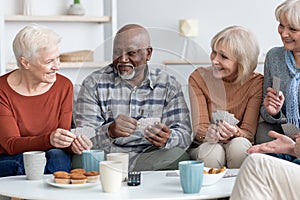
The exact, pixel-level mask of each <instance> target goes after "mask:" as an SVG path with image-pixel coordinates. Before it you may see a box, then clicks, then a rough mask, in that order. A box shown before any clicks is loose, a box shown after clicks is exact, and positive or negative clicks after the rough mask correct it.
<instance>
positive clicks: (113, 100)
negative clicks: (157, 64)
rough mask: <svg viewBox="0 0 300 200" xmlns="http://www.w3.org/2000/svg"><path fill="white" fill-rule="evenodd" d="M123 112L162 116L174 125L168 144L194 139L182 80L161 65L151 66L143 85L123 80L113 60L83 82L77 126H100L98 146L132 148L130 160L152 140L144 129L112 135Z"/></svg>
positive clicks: (115, 149)
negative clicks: (177, 79) (113, 136)
mask: <svg viewBox="0 0 300 200" xmlns="http://www.w3.org/2000/svg"><path fill="white" fill-rule="evenodd" d="M119 114H126V115H129V116H131V117H132V118H135V119H140V118H147V117H158V118H160V119H161V122H162V123H164V124H166V125H167V126H168V127H169V128H170V129H171V135H170V138H169V140H168V141H167V144H166V145H165V147H164V148H167V149H170V148H173V147H181V148H183V149H184V148H187V147H188V146H189V145H190V143H191V133H192V130H191V124H190V117H189V110H188V107H187V105H186V102H185V100H184V96H183V92H182V90H181V86H180V84H179V83H178V82H177V81H176V80H175V78H174V77H173V76H170V75H169V74H167V73H166V72H164V71H162V70H161V69H159V68H156V69H155V68H152V67H149V66H148V67H147V73H146V78H145V79H144V81H143V82H142V83H141V85H139V86H136V87H132V86H131V85H130V84H129V83H128V82H127V81H125V80H122V79H121V78H120V77H119V75H118V72H117V71H116V70H115V69H114V68H113V66H112V64H111V65H109V66H106V67H104V68H102V69H100V70H98V71H95V72H93V73H92V74H91V75H89V76H88V77H87V78H86V79H85V80H84V81H83V83H82V86H81V89H80V91H79V94H78V98H77V103H76V125H77V127H84V126H89V127H93V128H95V129H96V135H97V136H96V137H95V138H93V139H92V140H93V144H94V146H95V148H100V149H103V150H105V151H106V152H128V153H129V156H130V160H132V159H133V158H134V157H135V156H137V155H138V154H139V153H141V152H143V151H145V150H146V149H147V148H148V147H151V146H152V144H151V143H150V142H149V141H148V140H147V139H146V138H145V137H144V133H143V132H142V131H135V132H134V133H132V134H131V135H130V136H129V137H120V138H116V139H112V138H110V137H109V134H108V127H109V125H110V124H111V123H112V122H113V121H114V120H115V118H116V117H117V116H118V115H119Z"/></svg>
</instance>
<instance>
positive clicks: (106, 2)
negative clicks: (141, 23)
mask: <svg viewBox="0 0 300 200" xmlns="http://www.w3.org/2000/svg"><path fill="white" fill-rule="evenodd" d="M2 6H3V5H2ZM4 6H5V4H4ZM4 6H3V7H4ZM4 9H5V8H1V9H0V10H2V11H3V10H4ZM103 9H104V10H103V11H101V12H100V13H102V14H103V16H94V15H92V16H89V15H88V14H87V15H84V16H74V15H53V16H52V15H31V16H25V15H20V14H9V15H4V14H3V13H4V12H1V13H0V65H1V66H0V75H2V74H4V73H6V72H7V71H9V70H12V69H15V68H16V67H17V66H16V63H11V62H12V60H6V59H7V58H6V55H7V52H6V49H5V48H7V47H6V45H7V40H6V39H7V36H8V35H9V34H15V32H14V33H10V32H9V33H8V32H7V28H6V27H7V26H8V25H11V24H22V25H23V24H24V26H25V25H26V24H29V23H40V24H46V25H47V24H51V25H52V26H54V25H55V24H58V25H59V24H60V25H59V26H60V27H61V26H64V24H66V30H67V29H70V28H69V27H72V26H73V27H74V26H77V27H78V24H82V26H83V27H87V26H88V28H89V27H93V26H94V27H95V25H98V24H99V25H100V26H103V29H101V30H103V33H101V34H102V35H104V39H103V40H106V38H109V37H111V35H112V34H113V33H114V32H115V30H116V24H115V23H116V20H115V19H112V18H113V17H115V16H116V10H115V9H116V0H103ZM96 15H97V14H96ZM100 15H101V14H100ZM62 24H63V25H62ZM72 24H73V25H72ZM88 24H91V26H89V25H88ZM104 25H105V26H104ZM80 26H81V25H80ZM96 27H98V26H96ZM98 29H99V27H98V28H97V30H98ZM108 29H109V30H108ZM76 32H77V31H75V32H74V33H75V34H76ZM107 34H109V35H107ZM94 35H95V34H94ZM80 40H84V37H83V38H80ZM95 41H99V38H95ZM5 44H6V45H5ZM76 50H78V49H75V50H74V51H76ZM104 56H105V55H104ZM107 64H108V62H107V61H105V60H103V61H101V62H100V61H95V62H83V63H81V62H79V63H78V62H74V63H73V62H68V63H61V66H60V68H61V69H66V71H68V72H71V71H72V70H73V69H74V71H75V70H78V69H79V68H88V69H91V68H96V67H98V66H104V65H107ZM70 70H71V71H70ZM71 79H72V78H71Z"/></svg>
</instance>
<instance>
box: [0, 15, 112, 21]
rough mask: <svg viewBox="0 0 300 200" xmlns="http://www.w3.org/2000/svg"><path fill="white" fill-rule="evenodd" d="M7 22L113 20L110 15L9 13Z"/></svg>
mask: <svg viewBox="0 0 300 200" xmlns="http://www.w3.org/2000/svg"><path fill="white" fill-rule="evenodd" d="M4 20H5V21H6V22H91V23H108V22H110V21H111V17H110V16H76V15H59V16H26V15H9V16H5V18H4Z"/></svg>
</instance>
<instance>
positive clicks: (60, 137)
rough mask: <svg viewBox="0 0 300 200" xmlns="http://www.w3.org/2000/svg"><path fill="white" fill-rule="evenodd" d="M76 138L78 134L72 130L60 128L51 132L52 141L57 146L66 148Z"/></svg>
mask: <svg viewBox="0 0 300 200" xmlns="http://www.w3.org/2000/svg"><path fill="white" fill-rule="evenodd" d="M75 138H76V135H74V134H73V133H71V132H70V131H68V130H65V129H61V128H58V129H56V130H55V131H53V132H52V133H51V135H50V143H51V145H52V146H54V147H56V148H66V147H69V146H70V145H71V144H72V142H73V141H74V139H75Z"/></svg>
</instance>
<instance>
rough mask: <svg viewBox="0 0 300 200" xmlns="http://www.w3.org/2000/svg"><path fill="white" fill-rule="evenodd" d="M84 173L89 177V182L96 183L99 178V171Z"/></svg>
mask: <svg viewBox="0 0 300 200" xmlns="http://www.w3.org/2000/svg"><path fill="white" fill-rule="evenodd" d="M84 175H85V176H86V177H87V182H88V183H96V182H97V181H98V180H99V172H97V171H89V172H85V173H84Z"/></svg>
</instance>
